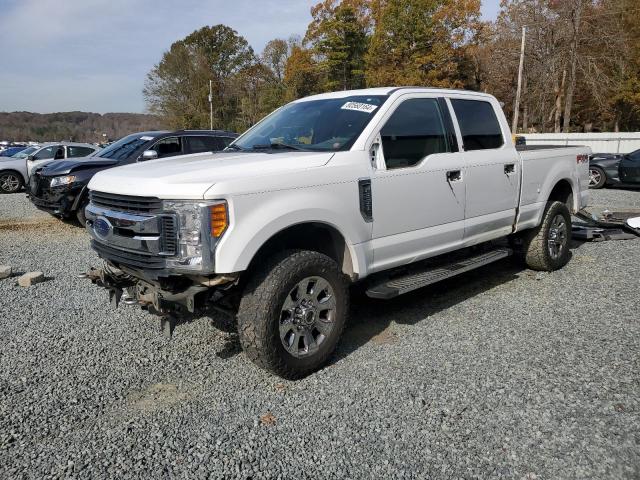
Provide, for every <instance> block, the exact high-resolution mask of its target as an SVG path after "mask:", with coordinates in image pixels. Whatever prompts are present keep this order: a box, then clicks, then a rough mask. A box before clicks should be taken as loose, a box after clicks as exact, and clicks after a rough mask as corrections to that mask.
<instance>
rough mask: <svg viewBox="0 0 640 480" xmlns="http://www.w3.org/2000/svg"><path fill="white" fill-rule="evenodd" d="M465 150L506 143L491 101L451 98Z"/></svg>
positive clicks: (495, 146) (486, 147) (482, 148)
mask: <svg viewBox="0 0 640 480" xmlns="http://www.w3.org/2000/svg"><path fill="white" fill-rule="evenodd" d="M451 104H452V105H453V111H454V112H455V113H456V117H457V118H458V125H460V133H461V134H462V143H463V144H464V149H465V150H486V149H491V148H500V147H501V146H502V145H503V144H504V139H503V138H502V130H501V129H500V123H498V117H496V113H495V111H494V110H493V106H491V104H490V103H489V102H483V101H480V100H459V99H451Z"/></svg>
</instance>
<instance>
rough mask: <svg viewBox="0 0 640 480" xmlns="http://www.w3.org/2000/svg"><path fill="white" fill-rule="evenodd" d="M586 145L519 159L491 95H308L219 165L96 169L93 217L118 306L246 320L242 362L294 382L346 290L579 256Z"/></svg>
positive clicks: (334, 321) (317, 354)
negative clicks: (576, 224) (574, 231)
mask: <svg viewBox="0 0 640 480" xmlns="http://www.w3.org/2000/svg"><path fill="white" fill-rule="evenodd" d="M589 153H590V151H589V149H588V148H582V147H566V148H563V147H558V148H553V147H551V148H532V149H529V150H525V151H516V148H515V147H514V145H513V143H512V139H511V134H510V131H509V127H508V125H507V122H506V120H505V117H504V114H503V113H502V110H501V108H500V105H499V104H498V102H497V100H496V99H495V98H494V97H492V96H490V95H486V94H481V93H476V92H467V91H456V90H439V89H429V88H405V87H403V88H373V89H367V90H357V91H343V92H336V93H328V94H322V95H316V96H312V97H308V98H303V99H300V100H297V101H295V102H292V103H290V104H288V105H286V106H284V107H282V108H280V109H278V110H276V111H275V112H273V113H272V114H271V115H269V116H267V117H266V118H265V119H263V120H262V121H261V122H259V123H258V124H257V125H255V126H254V127H252V128H251V129H250V130H248V131H247V132H246V133H244V134H243V135H242V136H240V137H239V138H238V139H237V140H236V141H235V142H233V144H231V146H230V147H229V148H227V150H226V151H225V152H222V153H218V154H199V155H190V156H182V157H173V158H170V159H167V160H159V161H156V162H155V163H154V168H152V169H149V168H148V166H147V165H146V164H145V165H135V164H134V165H129V166H124V167H119V168H114V169H110V170H106V171H104V172H100V173H98V174H97V175H96V176H95V177H94V178H93V179H92V180H91V183H90V184H89V188H90V190H91V193H90V198H91V202H90V204H89V206H88V207H87V209H86V217H87V229H88V231H89V233H90V235H91V237H92V239H91V244H92V247H93V248H94V249H95V250H96V251H97V253H98V255H99V256H100V257H101V258H102V259H104V260H105V262H104V265H103V266H102V267H101V268H99V269H92V270H91V271H90V272H89V273H88V277H89V278H91V280H93V281H94V282H95V283H97V284H99V285H102V286H104V287H106V288H108V289H109V290H110V294H111V298H112V301H113V302H114V303H115V304H116V305H117V304H118V301H119V300H121V299H122V301H123V302H125V303H127V304H139V305H141V306H142V307H143V308H146V309H148V310H149V311H150V312H152V313H155V314H158V315H160V319H161V320H160V324H161V325H162V326H163V327H162V328H163V329H164V330H165V331H168V332H169V333H170V332H171V331H172V330H173V325H174V322H175V319H176V318H178V316H179V315H181V314H183V313H188V312H192V313H193V312H201V311H204V312H207V311H209V312H210V311H212V309H213V310H218V311H223V312H225V313H228V314H229V315H232V316H233V317H235V318H237V324H238V333H239V337H240V341H241V344H242V346H243V349H244V350H245V352H246V354H247V356H248V357H249V358H250V359H251V360H253V361H254V362H255V363H257V364H258V365H259V366H261V367H263V368H266V369H268V370H270V371H272V372H274V373H276V374H279V375H281V376H284V377H289V378H295V377H300V376H303V375H305V374H307V373H309V372H311V371H313V370H315V369H317V368H319V367H320V366H322V365H323V364H324V363H325V362H326V361H327V359H328V358H329V356H330V355H331V353H332V352H333V351H334V349H335V348H336V344H337V343H338V341H339V338H340V336H341V333H342V330H343V328H344V326H345V321H346V318H347V313H348V297H349V286H350V284H352V283H354V282H358V283H360V284H361V285H363V287H364V289H365V290H366V292H367V295H369V296H370V297H373V298H382V299H386V298H391V297H394V296H397V295H400V294H402V293H405V292H408V291H411V290H414V289H417V288H420V287H423V286H425V285H429V284H431V283H434V282H436V281H439V280H442V279H445V278H449V277H451V276H453V275H456V274H459V273H462V272H465V271H468V270H471V269H473V268H476V267H480V266H482V265H486V264H488V263H491V262H494V261H496V260H500V259H502V258H504V257H506V256H508V255H510V254H511V253H514V252H515V253H517V254H518V256H519V257H521V258H522V259H524V261H525V262H526V264H527V265H528V266H529V267H530V268H533V269H536V270H547V271H551V270H555V269H558V268H560V267H562V266H563V265H565V264H566V263H567V261H568V259H569V256H570V251H569V241H570V238H571V212H576V211H578V210H579V209H581V208H583V207H584V206H586V202H587V192H588V183H589V179H588V154H589Z"/></svg>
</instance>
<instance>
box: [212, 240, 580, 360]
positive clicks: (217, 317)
mask: <svg viewBox="0 0 640 480" xmlns="http://www.w3.org/2000/svg"><path fill="white" fill-rule="evenodd" d="M583 243H585V242H580V241H576V240H573V241H572V244H571V250H575V249H578V248H580V246H581V245H582V244H583ZM522 275H531V276H535V275H537V272H534V271H533V270H528V269H527V268H526V267H524V266H523V265H522V264H521V263H519V262H517V261H514V260H513V259H506V260H502V261H500V262H497V263H495V264H493V266H487V267H484V268H479V269H477V270H473V271H470V272H467V273H464V274H461V275H458V276H456V277H453V278H450V279H448V280H444V281H442V282H439V283H436V284H434V285H430V286H428V287H423V288H420V289H418V290H415V291H414V292H411V293H407V294H405V295H402V296H400V297H397V298H394V299H391V300H376V299H372V298H369V297H367V296H366V295H365V294H364V288H363V286H359V285H356V286H354V287H352V292H351V306H350V310H349V321H348V323H347V325H346V327H345V330H344V335H343V338H342V341H341V342H340V345H339V346H338V350H337V351H336V354H335V355H334V356H333V359H332V360H331V361H330V363H329V365H332V364H333V363H335V362H337V361H339V360H341V359H343V358H345V357H347V356H349V355H350V354H351V353H353V352H355V351H356V350H358V349H359V348H361V347H363V346H364V345H366V344H368V343H370V342H371V343H373V344H374V345H385V344H394V343H396V342H397V341H398V339H397V337H396V335H395V333H394V332H393V329H392V328H390V327H391V326H392V323H396V324H401V325H416V324H418V323H421V322H428V321H429V319H430V317H432V316H433V315H435V314H437V313H439V312H441V311H443V310H446V309H448V308H451V307H453V306H454V305H457V304H459V303H462V302H464V301H465V300H467V299H469V298H471V297H473V296H475V295H478V294H481V293H483V292H487V291H489V290H491V289H493V288H495V287H497V286H500V285H504V284H507V283H509V282H511V281H513V280H518V279H519V277H521V276H522ZM207 317H208V319H209V321H210V323H211V326H213V327H214V328H216V329H218V330H219V331H222V332H225V333H226V334H227V336H226V338H225V340H224V345H223V347H222V348H221V349H220V350H219V351H216V352H215V355H216V356H217V357H218V358H221V359H228V358H231V357H234V356H235V355H237V354H239V353H241V352H242V348H241V346H240V342H239V340H238V335H237V330H236V327H237V326H236V324H235V322H234V321H233V320H231V319H230V318H229V317H227V316H225V315H221V314H218V313H214V312H211V313H209V314H208V315H207Z"/></svg>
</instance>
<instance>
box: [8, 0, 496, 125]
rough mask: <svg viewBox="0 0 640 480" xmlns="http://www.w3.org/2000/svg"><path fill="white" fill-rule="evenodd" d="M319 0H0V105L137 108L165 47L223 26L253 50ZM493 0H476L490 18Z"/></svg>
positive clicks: (301, 21) (286, 31)
mask: <svg viewBox="0 0 640 480" xmlns="http://www.w3.org/2000/svg"><path fill="white" fill-rule="evenodd" d="M318 1H319V0H234V1H233V2H230V1H229V0H226V1H224V0H0V111H5V112H6V111H31V112H39V113H50V112H66V111H74V110H81V111H90V112H98V113H106V112H144V111H145V105H144V99H143V97H142V88H143V86H144V80H145V77H146V74H147V73H148V72H149V70H151V68H152V67H153V66H154V65H155V64H156V63H158V61H159V60H160V58H161V57H162V54H163V53H164V52H165V51H166V50H168V48H169V47H170V45H171V44H172V43H173V42H175V41H176V40H179V39H181V38H184V37H185V36H187V35H188V34H189V33H191V32H193V31H194V30H197V29H199V28H201V27H203V26H204V25H215V24H219V23H222V24H225V25H229V26H230V27H232V28H233V29H235V30H236V31H237V32H238V33H239V34H240V35H242V36H244V37H245V38H246V39H247V41H248V42H249V44H250V45H251V46H252V47H253V49H254V50H255V51H256V52H257V53H259V52H261V51H262V49H263V47H264V45H265V44H266V43H267V42H268V41H269V40H271V39H273V38H288V37H289V36H291V35H292V34H297V35H300V36H303V35H304V33H305V30H306V28H307V25H308V24H309V22H310V21H311V15H310V13H309V11H310V8H311V6H312V5H314V4H316V3H317V2H318ZM498 8H499V0H482V14H483V17H484V18H485V19H487V20H493V19H495V17H496V15H497V12H498Z"/></svg>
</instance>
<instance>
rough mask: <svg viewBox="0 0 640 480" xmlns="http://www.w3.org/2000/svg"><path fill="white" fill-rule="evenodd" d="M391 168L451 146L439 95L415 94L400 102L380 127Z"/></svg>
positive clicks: (407, 163)
mask: <svg viewBox="0 0 640 480" xmlns="http://www.w3.org/2000/svg"><path fill="white" fill-rule="evenodd" d="M380 136H381V137H382V150H383V152H384V159H385V163H386V165H387V169H394V168H404V167H411V166H413V165H416V164H418V163H419V162H420V161H421V160H422V159H423V158H425V157H427V156H428V155H431V154H434V153H442V152H450V151H451V146H450V145H449V142H448V141H447V134H446V131H445V127H444V122H443V120H442V115H441V112H440V109H439V108H438V101H437V100H436V99H435V98H412V99H409V100H405V101H404V102H402V103H401V104H400V106H399V107H398V108H397V109H396V111H395V112H393V114H392V115H391V117H390V118H389V120H387V123H386V124H385V126H384V127H382V130H381V131H380Z"/></svg>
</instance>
